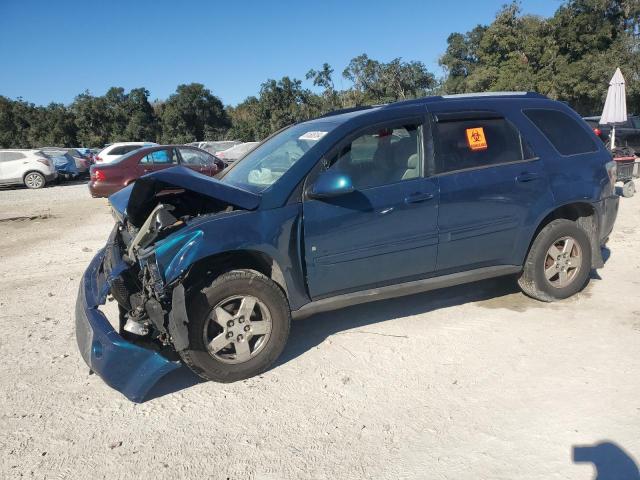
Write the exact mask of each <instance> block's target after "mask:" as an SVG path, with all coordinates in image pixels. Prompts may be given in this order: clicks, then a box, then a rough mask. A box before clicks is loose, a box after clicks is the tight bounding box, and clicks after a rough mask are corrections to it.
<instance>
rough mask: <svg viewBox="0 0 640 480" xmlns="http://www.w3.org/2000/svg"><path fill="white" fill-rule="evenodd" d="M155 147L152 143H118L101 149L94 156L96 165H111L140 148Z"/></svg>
mask: <svg viewBox="0 0 640 480" xmlns="http://www.w3.org/2000/svg"><path fill="white" fill-rule="evenodd" d="M153 145H157V143H153V142H118V143H112V144H111V145H109V146H107V147H105V148H103V149H102V150H101V151H100V153H98V155H97V156H96V163H111V162H113V161H114V160H116V159H118V158H120V157H121V156H122V155H124V154H126V153H129V152H133V151H134V150H137V149H139V148H142V147H151V146H153Z"/></svg>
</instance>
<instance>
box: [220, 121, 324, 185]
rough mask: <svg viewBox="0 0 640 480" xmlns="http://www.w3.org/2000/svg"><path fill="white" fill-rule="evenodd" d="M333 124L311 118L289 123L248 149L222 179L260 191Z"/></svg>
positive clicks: (296, 159) (291, 164) (276, 178)
mask: <svg viewBox="0 0 640 480" xmlns="http://www.w3.org/2000/svg"><path fill="white" fill-rule="evenodd" d="M334 126H335V125H334V124H333V123H330V122H313V123H301V124H298V125H294V126H292V127H289V128H287V129H286V130H284V131H282V132H280V133H279V134H277V135H275V136H274V137H272V138H270V139H269V140H267V141H265V142H264V143H263V144H261V145H259V146H258V147H257V148H256V149H255V150H253V151H252V152H249V153H248V154H247V156H245V157H244V158H243V159H242V160H240V161H239V162H238V163H237V165H235V166H234V167H233V168H232V169H230V170H229V172H228V173H227V174H226V175H225V176H224V177H223V178H222V181H223V182H225V183H230V184H232V185H235V186H237V187H240V188H244V189H246V190H249V191H251V192H254V193H259V192H262V191H264V190H266V189H267V188H269V187H270V186H271V185H273V184H274V183H275V182H276V181H277V180H278V179H279V178H280V177H281V176H282V175H284V174H285V173H286V172H287V170H289V169H290V168H291V167H292V166H293V165H294V164H295V163H296V162H297V161H298V160H300V158H301V157H302V156H303V155H304V154H305V153H307V152H308V151H309V149H311V147H313V146H314V145H315V144H316V143H317V142H318V140H320V139H321V138H322V137H324V136H325V135H326V134H327V133H329V132H330V131H331V130H332V129H333V128H334Z"/></svg>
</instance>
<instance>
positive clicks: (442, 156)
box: [435, 114, 534, 173]
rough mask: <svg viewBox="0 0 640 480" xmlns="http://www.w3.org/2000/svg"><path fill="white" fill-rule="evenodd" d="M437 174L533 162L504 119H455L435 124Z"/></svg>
mask: <svg viewBox="0 0 640 480" xmlns="http://www.w3.org/2000/svg"><path fill="white" fill-rule="evenodd" d="M435 143H436V144H435V164H436V173H444V172H453V171H456V170H466V169H470V168H479V167H486V166H491V165H499V164H502V163H512V162H518V161H522V160H528V159H531V158H534V154H533V152H532V151H531V148H530V147H529V146H528V145H527V143H526V141H525V140H524V139H523V138H522V136H521V135H520V132H519V131H518V130H517V129H516V128H515V127H514V126H513V125H512V124H511V123H510V122H508V121H507V120H506V119H504V118H486V119H483V118H473V119H465V118H464V115H461V116H460V119H456V118H455V115H449V114H448V115H447V116H446V117H445V119H444V120H440V119H439V120H438V122H437V124H436V142H435Z"/></svg>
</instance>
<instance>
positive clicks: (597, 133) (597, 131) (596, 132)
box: [593, 128, 602, 136]
mask: <svg viewBox="0 0 640 480" xmlns="http://www.w3.org/2000/svg"><path fill="white" fill-rule="evenodd" d="M593 133H595V134H596V135H597V136H600V135H602V130H600V129H599V128H594V129H593Z"/></svg>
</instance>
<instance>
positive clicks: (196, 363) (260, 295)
mask: <svg viewBox="0 0 640 480" xmlns="http://www.w3.org/2000/svg"><path fill="white" fill-rule="evenodd" d="M189 310H190V311H189V324H188V329H189V347H188V349H187V350H183V351H182V352H180V356H181V357H182V359H183V361H184V362H185V363H186V364H187V365H188V366H189V367H190V368H191V369H192V370H193V371H194V372H195V373H197V374H198V375H200V376H201V377H203V378H205V379H207V380H214V381H217V382H233V381H236V380H242V379H245V378H249V377H252V376H254V375H257V374H259V373H261V372H263V371H265V370H266V369H267V368H269V367H270V366H271V365H272V364H273V362H274V361H275V360H276V359H277V358H278V356H280V354H281V353H282V350H283V349H284V346H285V344H286V342H287V338H288V336H289V326H290V312H289V304H288V302H287V299H286V298H285V296H284V294H283V293H282V290H281V289H280V288H279V287H278V285H276V284H275V283H274V282H273V281H272V280H271V279H269V278H267V277H266V276H264V275H262V274H261V273H258V272H255V271H252V270H234V271H231V272H228V273H225V274H223V275H220V276H219V277H218V278H216V279H215V280H214V281H213V283H212V284H211V285H210V286H208V287H206V288H203V289H202V290H201V291H200V292H199V293H197V294H195V295H194V296H193V297H192V298H191V299H190V309H189Z"/></svg>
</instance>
